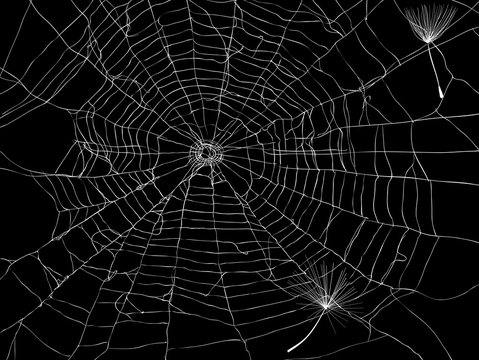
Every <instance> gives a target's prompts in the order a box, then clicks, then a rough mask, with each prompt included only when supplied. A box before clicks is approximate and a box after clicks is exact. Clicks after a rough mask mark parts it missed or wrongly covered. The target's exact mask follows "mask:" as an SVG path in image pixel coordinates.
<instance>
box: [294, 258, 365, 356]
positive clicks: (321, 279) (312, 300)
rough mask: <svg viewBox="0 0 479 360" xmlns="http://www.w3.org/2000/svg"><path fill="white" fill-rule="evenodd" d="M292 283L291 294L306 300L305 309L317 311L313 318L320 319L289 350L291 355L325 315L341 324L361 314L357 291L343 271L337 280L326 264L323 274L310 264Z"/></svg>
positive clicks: (322, 268)
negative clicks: (356, 314) (306, 307)
mask: <svg viewBox="0 0 479 360" xmlns="http://www.w3.org/2000/svg"><path fill="white" fill-rule="evenodd" d="M333 268H334V266H333ZM292 284H293V287H292V289H291V293H292V294H293V295H295V296H296V297H300V298H302V299H304V300H306V306H308V307H313V308H315V309H316V311H315V314H314V316H315V317H317V320H316V323H315V324H314V326H313V327H312V329H311V330H310V331H309V333H308V334H307V335H306V336H305V337H304V338H303V339H302V340H301V341H300V342H298V343H297V344H296V345H294V346H292V347H291V348H289V349H288V352H291V351H293V350H294V349H296V348H297V347H298V346H300V345H301V344H302V343H303V342H305V341H306V339H307V338H308V337H309V336H310V335H311V334H312V333H313V331H314V329H316V327H317V326H318V324H319V322H320V320H321V318H322V317H323V315H326V316H332V317H334V318H335V319H337V320H338V321H340V320H341V319H344V318H346V317H348V316H351V315H352V314H353V313H356V312H357V311H358V307H357V301H356V300H357V296H356V291H355V290H354V288H353V287H352V286H351V285H350V283H349V280H348V278H347V276H346V272H345V271H344V270H342V271H341V273H340V274H339V276H338V277H337V278H334V270H333V269H332V270H331V271H328V268H327V266H326V265H325V264H324V263H323V264H322V265H321V270H320V273H319V272H318V270H317V268H316V267H315V266H314V265H309V266H308V270H307V271H306V273H305V274H304V275H302V276H299V277H298V278H297V279H296V280H295V282H293V283H292Z"/></svg>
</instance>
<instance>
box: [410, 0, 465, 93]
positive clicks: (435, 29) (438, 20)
mask: <svg viewBox="0 0 479 360" xmlns="http://www.w3.org/2000/svg"><path fill="white" fill-rule="evenodd" d="M456 11H457V9H456V8H454V7H449V6H445V7H444V6H443V5H436V4H434V5H432V6H427V5H422V6H421V7H420V8H417V9H406V10H404V15H405V16H406V19H407V20H408V21H409V25H410V26H411V29H412V31H413V33H414V35H416V36H417V38H419V40H421V41H423V42H424V43H426V44H427V51H428V53H429V58H430V59H431V64H432V69H433V71H434V75H435V76H436V81H437V87H438V91H439V97H440V98H441V99H442V98H443V97H444V93H443V92H442V89H441V84H440V83H439V78H438V76H437V72H436V67H435V66H434V61H433V59H432V55H431V46H430V44H433V42H434V41H435V40H437V39H439V38H440V37H441V36H442V34H444V32H445V31H446V30H447V29H448V27H449V25H450V23H451V21H452V19H453V18H454V15H455V14H456Z"/></svg>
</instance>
